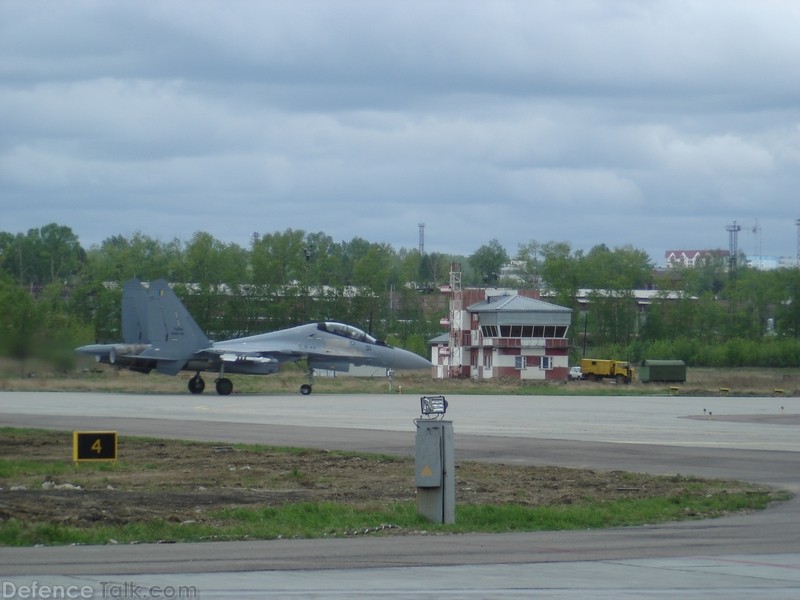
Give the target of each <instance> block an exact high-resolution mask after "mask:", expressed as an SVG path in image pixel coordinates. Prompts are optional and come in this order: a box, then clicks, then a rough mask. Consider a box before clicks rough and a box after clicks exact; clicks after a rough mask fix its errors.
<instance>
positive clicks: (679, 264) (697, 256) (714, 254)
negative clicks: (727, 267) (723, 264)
mask: <svg viewBox="0 0 800 600" xmlns="http://www.w3.org/2000/svg"><path fill="white" fill-rule="evenodd" d="M730 256H731V253H730V252H729V251H728V250H667V251H666V252H665V253H664V259H665V261H666V264H667V268H668V269H675V268H684V269H694V268H695V267H699V266H702V265H703V264H705V263H708V262H711V261H717V260H720V259H722V260H725V261H727V260H728V259H729V258H730Z"/></svg>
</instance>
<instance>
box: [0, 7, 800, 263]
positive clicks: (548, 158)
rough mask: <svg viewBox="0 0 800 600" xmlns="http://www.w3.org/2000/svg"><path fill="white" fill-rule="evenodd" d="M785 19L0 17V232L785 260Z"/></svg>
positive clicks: (689, 13)
mask: <svg viewBox="0 0 800 600" xmlns="http://www.w3.org/2000/svg"><path fill="white" fill-rule="evenodd" d="M798 30H800V6H798V5H796V3H794V2H789V1H788V0H786V1H774V2H768V3H764V2H757V1H756V0H749V1H745V0H740V1H726V2H722V1H718V2H715V1H709V2H702V3H698V2H688V1H687V2H680V1H677V2H668V1H653V2H641V1H638V0H637V1H633V0H631V1H619V2H601V1H596V2H590V1H577V0H566V1H556V0H553V1H550V2H547V1H537V2H526V1H523V0H513V1H505V2H503V1H497V2H477V1H473V2H471V1H460V2H456V1H439V2H436V1H433V2H422V1H420V2H411V3H407V2H403V3H399V2H398V3H389V2H371V1H366V0H364V1H342V2H335V3H331V2H322V1H299V2H292V3H285V2H269V3H267V2H249V1H246V0H240V1H238V2H237V1H234V2H221V1H210V0H207V1H192V2H188V1H177V0H175V1H172V2H169V1H167V2H158V3H141V2H133V1H128V2H126V1H119V2H101V1H99V0H97V1H89V0H86V1H82V2H81V1H77V2H70V3H64V2H56V1H43V2H26V1H14V0H5V1H4V2H3V3H2V4H0V115H2V117H0V119H2V121H3V122H2V127H0V207H1V208H2V215H3V216H2V224H1V225H0V229H2V230H4V231H12V232H17V231H26V230H27V229H28V228H31V227H39V226H42V225H44V224H46V223H48V222H52V221H55V222H58V223H59V224H65V225H68V226H70V227H72V229H73V230H74V231H75V232H76V233H77V234H78V235H79V236H80V238H81V241H82V242H83V243H84V244H85V245H91V244H96V243H99V242H101V241H102V240H103V239H105V238H106V237H109V236H111V235H116V234H123V235H124V234H130V233H133V232H135V231H142V232H143V233H145V234H147V235H152V236H154V237H160V238H162V239H166V240H169V239H172V238H175V237H178V238H184V239H188V238H189V237H191V235H192V234H193V233H194V232H195V231H197V230H205V231H208V232H210V233H211V234H212V235H214V236H215V237H217V238H219V239H221V240H223V241H227V242H235V243H239V244H241V245H244V246H246V245H247V244H248V241H249V239H250V235H251V234H252V233H253V232H254V231H259V232H262V233H268V232H272V231H283V230H285V229H288V228H293V229H304V230H306V231H324V232H325V233H327V234H329V235H332V236H333V237H334V238H335V239H342V240H349V239H351V238H353V237H356V236H359V237H364V238H366V239H369V240H371V241H376V242H387V243H390V244H392V245H393V246H395V247H396V248H400V247H415V246H416V243H417V224H418V223H419V222H425V223H426V241H427V243H426V247H427V249H428V250H431V251H438V252H446V253H467V254H468V253H471V252H473V251H474V250H476V249H477V248H478V247H479V246H480V245H482V244H484V243H486V242H488V241H489V240H490V239H492V238H497V239H498V240H500V242H501V243H502V244H503V245H504V246H505V247H506V248H507V249H508V250H509V252H510V253H512V254H513V253H514V252H515V251H516V248H517V245H518V244H520V243H526V242H529V241H531V240H533V239H536V240H539V241H549V240H566V241H569V242H571V243H572V245H573V247H574V248H585V249H588V248H590V247H591V246H592V245H594V244H597V243H606V244H607V245H609V246H612V247H614V246H622V245H626V244H631V245H633V246H635V247H637V248H642V249H644V250H646V251H647V252H648V253H650V255H651V257H652V258H653V259H654V260H655V261H656V262H657V263H658V262H661V260H662V258H663V253H664V251H665V250H667V249H671V248H715V247H727V243H728V237H727V233H726V231H725V226H726V225H727V224H728V223H730V222H732V221H733V220H738V221H739V222H740V223H742V224H744V225H745V230H744V231H743V233H742V237H741V238H740V247H743V248H745V250H746V251H748V252H750V251H751V249H752V248H755V240H754V239H753V240H752V243H751V241H750V238H752V237H753V235H752V234H751V233H748V232H749V231H750V228H751V226H752V224H754V223H755V222H756V220H758V222H759V224H760V227H761V231H762V236H763V238H762V242H763V243H762V248H763V252H764V253H765V254H766V253H769V254H778V255H789V256H793V255H794V253H795V252H796V229H795V219H796V218H798V217H800V210H799V209H798V208H797V200H796V198H797V192H796V190H797V189H798V187H800V186H798V183H800V182H799V181H798V180H799V179H800V175H799V174H800V169H798V166H799V165H800V102H798V98H800V80H798V78H797V77H796V76H795V74H796V73H797V72H798V71H799V69H798V67H799V66H800V37H798V36H797V31H798Z"/></svg>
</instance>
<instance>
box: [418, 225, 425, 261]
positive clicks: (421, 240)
mask: <svg viewBox="0 0 800 600" xmlns="http://www.w3.org/2000/svg"><path fill="white" fill-rule="evenodd" d="M419 255H420V256H424V255H425V223H420V224H419Z"/></svg>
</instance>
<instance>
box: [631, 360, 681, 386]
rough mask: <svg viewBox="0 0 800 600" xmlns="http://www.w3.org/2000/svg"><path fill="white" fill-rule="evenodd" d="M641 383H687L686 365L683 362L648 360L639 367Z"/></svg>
mask: <svg viewBox="0 0 800 600" xmlns="http://www.w3.org/2000/svg"><path fill="white" fill-rule="evenodd" d="M639 381H641V382H642V383H648V382H650V381H668V382H683V381H686V363H685V362H683V361H682V360H646V361H644V362H643V363H642V366H641V367H639Z"/></svg>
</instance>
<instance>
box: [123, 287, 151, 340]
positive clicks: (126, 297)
mask: <svg viewBox="0 0 800 600" xmlns="http://www.w3.org/2000/svg"><path fill="white" fill-rule="evenodd" d="M122 341H123V343H125V344H149V343H150V341H151V340H150V338H149V337H148V330H147V289H146V288H145V287H144V286H143V285H142V283H141V282H140V281H139V280H138V279H131V280H129V281H126V282H125V285H124V286H123V287H122Z"/></svg>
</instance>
